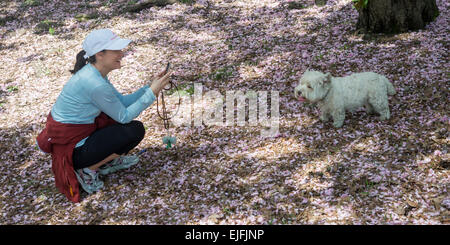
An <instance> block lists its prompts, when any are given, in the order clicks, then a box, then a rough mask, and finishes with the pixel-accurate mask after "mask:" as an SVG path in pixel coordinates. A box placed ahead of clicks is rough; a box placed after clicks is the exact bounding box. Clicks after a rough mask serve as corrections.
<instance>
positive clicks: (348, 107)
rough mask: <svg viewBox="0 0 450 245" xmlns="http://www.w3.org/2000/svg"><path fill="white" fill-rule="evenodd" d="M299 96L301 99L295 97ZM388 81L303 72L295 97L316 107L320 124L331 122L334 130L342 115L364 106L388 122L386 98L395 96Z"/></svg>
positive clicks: (374, 76)
mask: <svg viewBox="0 0 450 245" xmlns="http://www.w3.org/2000/svg"><path fill="white" fill-rule="evenodd" d="M299 94H300V95H301V96H300V97H299V96H298V95H299ZM394 94H395V89H394V86H392V84H391V83H390V82H389V80H388V79H387V78H386V77H384V76H382V75H379V74H376V73H373V72H363V73H355V74H352V75H350V76H347V77H332V76H331V75H330V73H327V74H323V73H321V72H318V71H309V70H308V71H306V72H305V73H304V74H303V76H302V78H301V79H300V83H299V85H298V86H297V87H296V88H295V97H296V98H297V99H298V100H300V101H302V102H303V101H305V100H308V101H310V102H311V103H317V104H318V105H319V108H320V111H321V115H320V120H322V121H323V122H326V121H328V119H329V118H330V116H331V117H332V118H333V126H334V127H336V128H340V127H342V125H343V123H344V119H345V111H352V110H355V109H357V108H359V107H362V106H365V107H366V110H367V112H368V113H373V112H377V113H378V114H380V120H385V119H389V117H390V112H389V104H388V97H387V95H394Z"/></svg>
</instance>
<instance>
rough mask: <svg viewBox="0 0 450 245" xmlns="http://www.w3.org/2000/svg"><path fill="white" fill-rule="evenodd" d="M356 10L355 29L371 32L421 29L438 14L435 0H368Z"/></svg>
mask: <svg viewBox="0 0 450 245" xmlns="http://www.w3.org/2000/svg"><path fill="white" fill-rule="evenodd" d="M358 12H359V18H358V23H357V24H356V27H357V29H362V30H363V31H364V32H372V33H400V32H406V31H407V30H417V29H422V28H424V27H425V25H426V24H427V23H428V22H431V21H433V20H434V19H435V18H436V17H437V16H438V15H439V9H438V8H437V5H436V0H369V1H368V3H367V5H366V6H364V7H360V8H359V9H358Z"/></svg>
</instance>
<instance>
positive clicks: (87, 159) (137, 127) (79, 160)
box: [72, 121, 145, 169]
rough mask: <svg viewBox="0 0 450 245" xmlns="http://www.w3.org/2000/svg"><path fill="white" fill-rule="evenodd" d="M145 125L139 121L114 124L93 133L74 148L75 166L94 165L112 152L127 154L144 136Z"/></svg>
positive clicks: (75, 167)
mask: <svg viewBox="0 0 450 245" xmlns="http://www.w3.org/2000/svg"><path fill="white" fill-rule="evenodd" d="M144 134H145V129H144V125H143V124H142V123H141V122H139V121H131V122H129V123H127V124H120V123H117V124H114V125H111V126H108V127H105V128H102V129H99V130H97V131H95V132H94V133H92V134H91V135H90V136H89V138H87V140H86V141H85V142H84V144H83V145H82V146H80V147H76V148H75V149H74V150H73V156H72V159H73V168H74V169H80V168H86V167H89V166H92V165H94V164H96V163H98V162H100V161H102V160H103V159H105V158H107V157H108V156H110V155H111V154H113V153H115V154H118V155H122V154H127V153H128V152H129V151H130V150H132V149H133V148H134V147H136V146H137V145H138V144H139V143H140V142H141V141H142V139H143V138H144Z"/></svg>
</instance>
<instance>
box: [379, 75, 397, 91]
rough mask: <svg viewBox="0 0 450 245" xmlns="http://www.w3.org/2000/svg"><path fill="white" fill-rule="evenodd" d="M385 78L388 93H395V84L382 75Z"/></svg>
mask: <svg viewBox="0 0 450 245" xmlns="http://www.w3.org/2000/svg"><path fill="white" fill-rule="evenodd" d="M381 79H382V80H383V82H384V83H385V84H386V88H387V94H388V95H394V94H395V93H396V92H395V88H394V85H392V83H391V82H389V80H388V79H387V78H386V77H382V78H381Z"/></svg>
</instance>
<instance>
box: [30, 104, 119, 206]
mask: <svg viewBox="0 0 450 245" xmlns="http://www.w3.org/2000/svg"><path fill="white" fill-rule="evenodd" d="M115 123H116V121H114V120H113V119H111V118H110V117H109V116H107V115H106V114H105V113H103V112H102V113H100V115H98V116H97V117H96V118H95V122H94V123H91V124H70V123H60V122H57V121H55V120H53V118H52V116H51V113H49V114H48V116H47V123H46V125H45V128H44V130H42V132H41V133H40V134H39V135H38V137H37V142H38V145H39V148H41V150H43V151H44V152H47V153H51V154H52V172H53V174H54V175H55V184H56V187H57V188H58V190H59V191H60V192H61V193H63V194H64V195H66V197H67V198H68V199H69V200H71V201H72V202H79V201H80V190H79V183H78V180H77V177H76V175H75V171H74V168H73V161H72V153H73V149H74V148H75V145H76V144H77V143H78V142H79V141H80V140H82V139H84V138H86V137H88V136H89V135H91V134H92V133H93V132H95V131H96V130H97V129H101V128H104V127H107V126H110V125H112V124H115Z"/></svg>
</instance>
